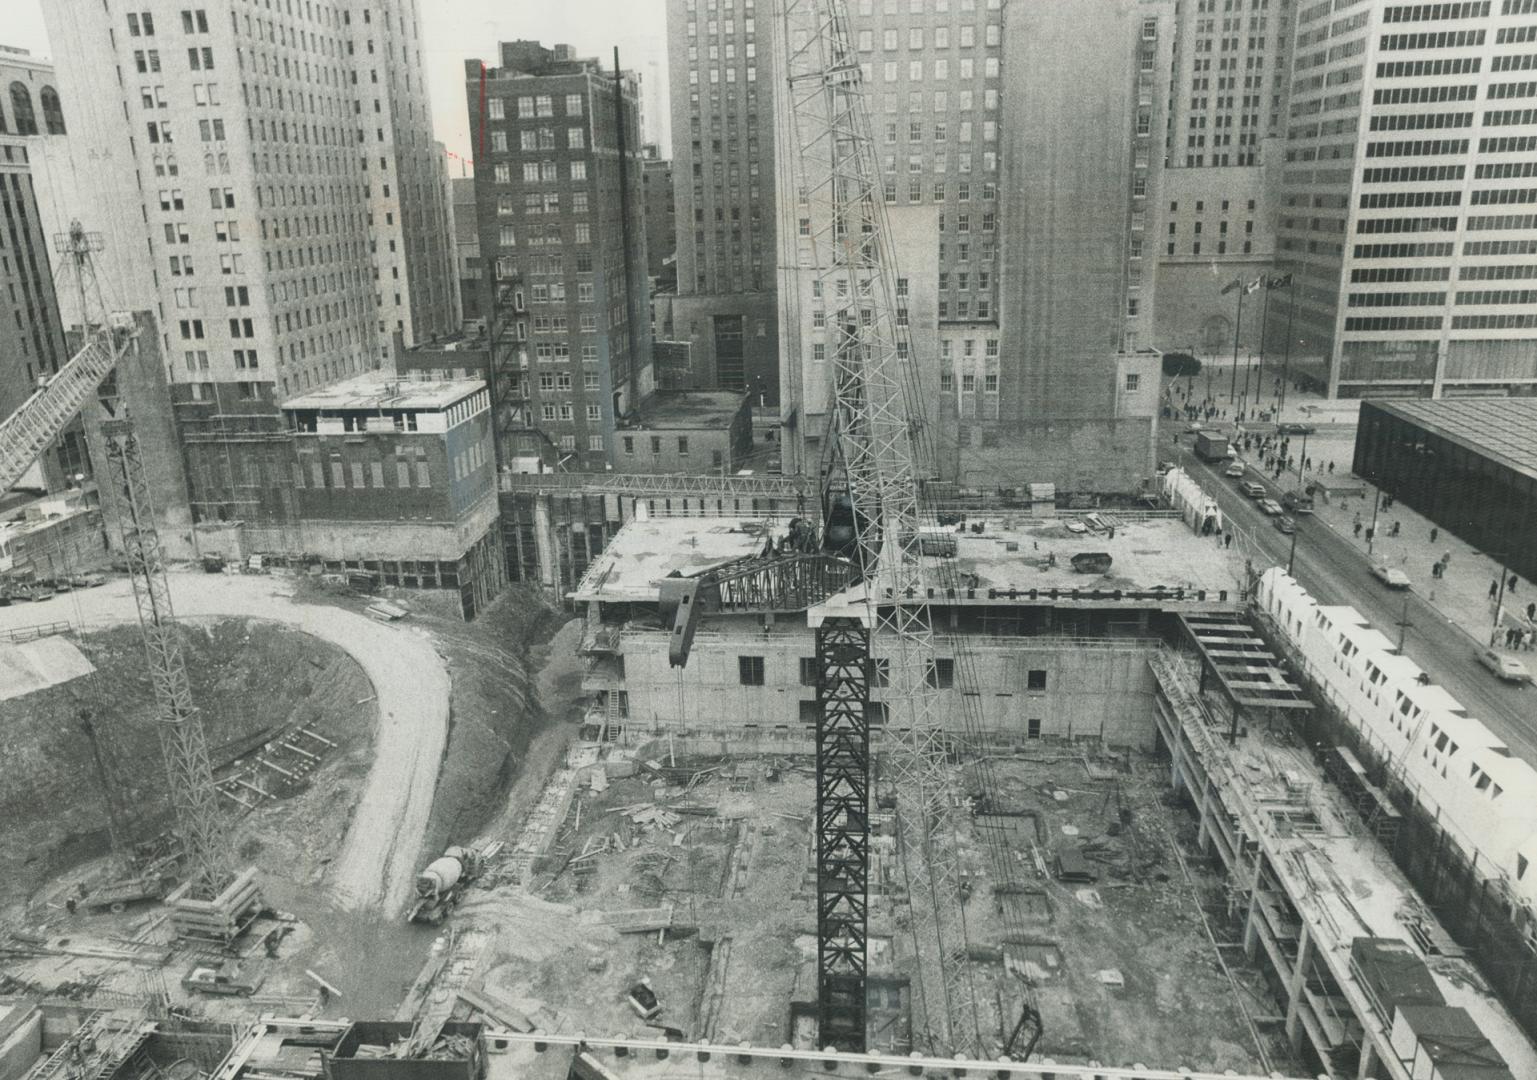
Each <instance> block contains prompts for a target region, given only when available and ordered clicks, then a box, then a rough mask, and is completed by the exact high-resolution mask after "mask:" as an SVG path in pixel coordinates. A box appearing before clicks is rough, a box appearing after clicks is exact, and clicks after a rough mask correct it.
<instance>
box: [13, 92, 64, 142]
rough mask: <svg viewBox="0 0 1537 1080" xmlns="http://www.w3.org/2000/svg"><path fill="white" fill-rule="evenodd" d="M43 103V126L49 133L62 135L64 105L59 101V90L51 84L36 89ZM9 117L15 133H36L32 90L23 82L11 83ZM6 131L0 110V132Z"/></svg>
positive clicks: (35, 114)
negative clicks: (13, 123)
mask: <svg viewBox="0 0 1537 1080" xmlns="http://www.w3.org/2000/svg"><path fill="white" fill-rule="evenodd" d="M38 97H39V98H40V99H41V100H42V105H43V127H44V129H45V130H46V131H47V133H48V134H49V135H64V134H67V132H66V131H65V130H64V107H63V106H62V105H61V104H60V102H59V92H58V91H57V90H55V89H54V88H53V87H51V86H44V87H43V88H42V89H41V90H39V91H38ZM11 119H12V120H13V121H14V122H15V124H16V134H18V135H37V134H39V132H38V128H37V113H36V112H35V111H34V110H33V108H32V91H31V90H30V89H29V88H28V87H27V84H26V83H24V82H20V81H17V82H13V83H11ZM5 132H6V123H5V113H3V112H0V134H4V133H5Z"/></svg>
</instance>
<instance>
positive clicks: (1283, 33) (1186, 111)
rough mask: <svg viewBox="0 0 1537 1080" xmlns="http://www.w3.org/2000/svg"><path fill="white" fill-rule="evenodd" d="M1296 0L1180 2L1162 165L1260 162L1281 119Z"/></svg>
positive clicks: (1184, 165) (1181, 165)
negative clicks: (1165, 143)
mask: <svg viewBox="0 0 1537 1080" xmlns="http://www.w3.org/2000/svg"><path fill="white" fill-rule="evenodd" d="M1295 10H1296V0H1248V2H1247V3H1244V2H1243V0H1238V2H1233V0H1221V2H1220V3H1219V0H1190V2H1187V3H1182V4H1180V5H1178V7H1177V10H1176V12H1175V26H1174V30H1173V33H1174V68H1173V72H1172V74H1171V78H1170V86H1169V117H1168V126H1167V129H1166V132H1167V149H1168V153H1167V158H1168V160H1167V164H1168V165H1169V166H1170V167H1171V168H1206V167H1211V168H1222V167H1227V166H1239V165H1258V164H1260V163H1261V147H1262V145H1263V144H1264V140H1265V138H1266V137H1267V136H1269V135H1272V134H1280V133H1281V131H1282V130H1283V128H1284V122H1285V119H1286V109H1285V105H1286V82H1287V78H1288V76H1289V74H1290V72H1289V60H1290V56H1291V42H1292V26H1293V23H1292V19H1293V15H1294V13H1295Z"/></svg>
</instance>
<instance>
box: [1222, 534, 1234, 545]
mask: <svg viewBox="0 0 1537 1080" xmlns="http://www.w3.org/2000/svg"><path fill="white" fill-rule="evenodd" d="M1222 546H1223V547H1229V548H1230V547H1232V546H1233V534H1232V533H1228V534H1227V536H1226V537H1225V538H1224V539H1223V541H1222Z"/></svg>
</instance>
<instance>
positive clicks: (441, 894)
mask: <svg viewBox="0 0 1537 1080" xmlns="http://www.w3.org/2000/svg"><path fill="white" fill-rule="evenodd" d="M481 863H482V858H481V854H480V852H478V851H476V850H475V849H474V848H466V847H451V848H449V849H448V850H447V851H445V852H443V854H442V855H440V856H439V857H438V858H436V859H434V860H432V862H430V863H428V864H427V868H426V869H425V870H423V871H422V872H421V873H420V874H417V875H416V903H415V904H413V905H411V914H410V915H409V916H408V918H409V919H410V921H411V922H419V923H429V924H431V925H434V926H436V925H437V924H438V923H440V922H442V921H443V920H444V919H445V918H447V917H448V913H449V912H450V911H452V910H453V909H454V907H455V905H457V904H458V903H459V898H460V897H461V896H462V895H463V894H464V888H465V886H466V885H468V884H469V883H470V882H472V881H474V880H475V879H476V878H477V877H479V876H480V870H481Z"/></svg>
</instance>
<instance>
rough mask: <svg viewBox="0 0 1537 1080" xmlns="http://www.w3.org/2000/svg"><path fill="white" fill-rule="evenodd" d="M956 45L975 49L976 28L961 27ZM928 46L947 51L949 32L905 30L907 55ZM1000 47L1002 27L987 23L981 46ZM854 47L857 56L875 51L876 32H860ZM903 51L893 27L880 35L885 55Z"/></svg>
mask: <svg viewBox="0 0 1537 1080" xmlns="http://www.w3.org/2000/svg"><path fill="white" fill-rule="evenodd" d="M955 41H956V44H957V45H959V46H960V47H961V48H963V49H971V48H975V47H976V44H977V28H976V27H975V26H970V25H966V24H962V25H961V26H959V27H958V28H957V33H956V35H955ZM925 42H929V43H931V44H932V45H933V47H934V48H936V49H948V48H950V28H949V27H948V26H936V27H934V33H933V35H932V36H929V35H928V33H927V30H926V28H925V27H922V26H910V27H908V28H907V48H908V51H909V52H917V51H919V50H921V49H922V48H923V47H924V43H925ZM1002 43H1003V26H1002V25H1001V24H999V23H995V22H990V23H988V24H987V25H986V26H985V27H983V30H982V44H983V45H986V46H997V45H1001V44H1002ZM856 47H857V48H858V50H859V51H860V52H874V51H875V31H874V30H861V31H859V36H858V37H857V38H856ZM901 47H902V32H901V31H900V30H899V29H897V28H896V27H894V26H888V27H886V28H885V29H884V30H882V31H881V48H882V49H883V50H885V51H886V52H896V51H897V50H898V49H900V48H901Z"/></svg>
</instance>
